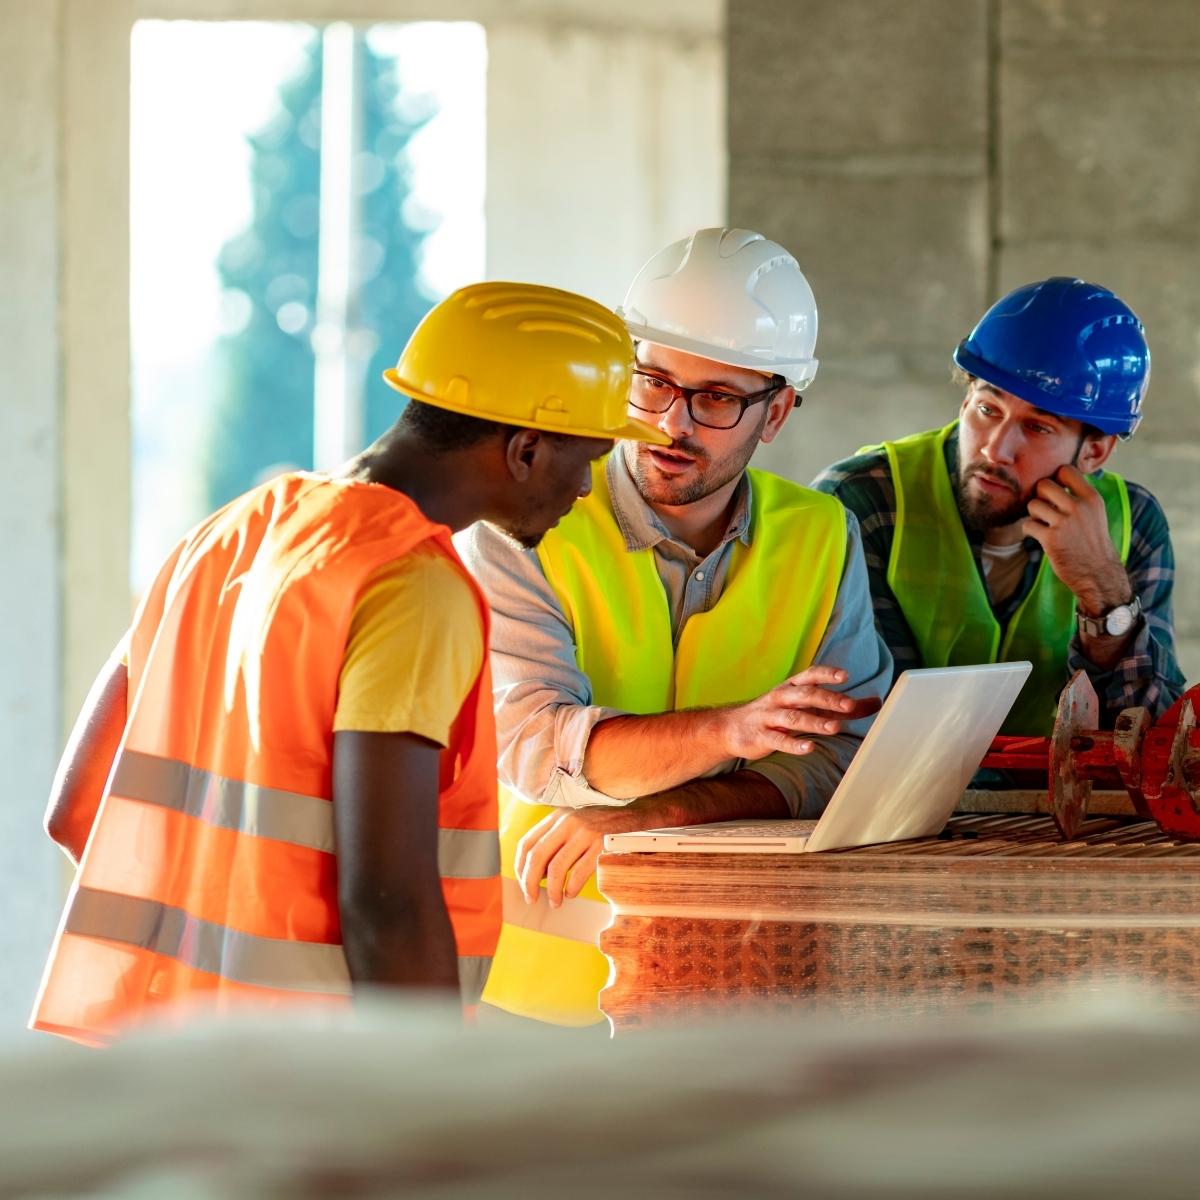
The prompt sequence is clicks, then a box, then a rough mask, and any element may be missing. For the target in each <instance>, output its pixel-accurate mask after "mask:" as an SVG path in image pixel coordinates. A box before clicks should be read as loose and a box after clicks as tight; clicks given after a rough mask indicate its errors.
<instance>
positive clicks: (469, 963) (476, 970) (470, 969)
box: [458, 954, 492, 1004]
mask: <svg viewBox="0 0 1200 1200" xmlns="http://www.w3.org/2000/svg"><path fill="white" fill-rule="evenodd" d="M491 969H492V960H491V959H490V958H482V957H480V956H479V955H470V954H461V955H459V958H458V986H459V988H460V989H461V991H462V1002H463V1003H464V1004H478V1003H479V997H480V996H482V995H483V985H484V984H485V983H487V977H488V972H489V971H490V970H491Z"/></svg>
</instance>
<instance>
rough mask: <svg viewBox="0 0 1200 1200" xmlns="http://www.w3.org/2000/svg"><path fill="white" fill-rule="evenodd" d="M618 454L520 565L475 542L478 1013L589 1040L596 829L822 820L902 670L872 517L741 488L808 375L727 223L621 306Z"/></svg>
mask: <svg viewBox="0 0 1200 1200" xmlns="http://www.w3.org/2000/svg"><path fill="white" fill-rule="evenodd" d="M623 310H624V315H625V319H626V323H627V326H628V328H629V330H630V332H631V333H632V334H633V336H634V338H635V339H637V341H638V349H637V364H636V367H635V370H634V376H633V387H632V391H631V393H630V397H629V403H630V408H629V412H630V415H631V416H632V417H636V418H638V419H641V420H648V421H653V422H655V423H656V428H657V430H658V432H659V433H660V434H662V435H663V437H664V439H665V440H666V444H665V445H659V446H655V445H653V444H650V443H643V444H639V443H636V442H633V441H626V442H623V443H622V444H620V445H619V447H618V449H617V450H616V451H615V452H614V453H613V454H611V455H609V457H608V458H607V460H606V461H605V462H604V463H603V464H599V465H597V467H596V468H595V469H594V471H593V489H592V494H591V495H590V496H589V497H588V498H587V500H585V501H583V502H582V503H580V504H579V505H577V506H576V508H575V511H574V512H573V513H572V514H571V515H570V516H569V517H568V518H567V519H566V520H564V521H563V522H562V524H561V525H560V526H559V528H558V529H556V530H553V531H552V532H551V533H550V534H548V535H547V536H546V538H545V539H543V541H542V543H541V544H540V545H539V546H538V548H537V550H536V552H535V551H522V550H520V549H516V548H514V547H513V546H512V544H511V542H508V541H506V540H505V539H503V538H501V537H499V536H497V535H496V534H495V533H494V532H493V531H492V530H490V529H489V528H487V527H486V526H477V527H475V528H474V529H472V530H471V531H469V533H468V534H466V535H464V538H463V539H462V543H463V545H462V548H463V553H464V560H465V561H466V563H467V565H468V566H469V567H470V569H471V570H472V571H473V572H474V573H475V575H476V578H478V579H479V581H480V583H481V584H482V585H483V588H484V591H485V592H486V593H487V595H488V598H489V601H490V602H491V605H492V611H493V620H494V630H495V637H494V641H493V668H494V671H495V677H496V679H495V682H496V702H497V723H498V732H499V736H500V745H499V749H500V776H501V783H502V785H504V786H503V787H502V789H501V817H500V829H501V850H502V854H501V872H502V875H503V876H504V917H505V925H504V930H503V933H502V935H501V941H500V947H499V949H498V951H497V956H496V960H495V963H494V965H493V970H492V974H491V978H490V979H489V983H488V987H487V990H486V992H485V994H484V1002H485V1005H487V1006H489V1007H494V1008H498V1009H502V1010H504V1011H505V1012H507V1013H510V1014H514V1015H516V1016H520V1017H526V1018H534V1019H537V1020H541V1021H546V1022H550V1023H553V1024H558V1025H564V1026H585V1025H592V1024H598V1023H599V1022H600V1021H601V1020H602V1017H601V1013H600V1010H599V1007H598V994H599V990H600V988H601V987H602V985H603V983H604V981H605V979H606V977H607V974H608V968H607V964H606V962H605V960H604V957H603V956H602V955H601V954H600V952H599V950H598V949H597V947H596V937H597V934H598V932H599V930H600V929H602V928H603V927H604V926H605V925H606V924H608V921H609V917H610V913H609V907H608V904H607V902H606V901H605V900H604V898H603V897H602V896H601V895H600V893H599V892H598V891H597V889H596V885H595V882H594V879H593V874H594V868H595V864H596V860H597V858H598V856H599V853H600V851H601V848H602V843H603V837H604V834H605V833H610V832H618V831H623V830H630V829H644V828H653V827H658V826H671V825H685V824H696V823H700V822H705V821H718V820H726V819H733V818H740V817H744V818H759V817H788V816H800V817H815V816H817V815H819V813H820V812H821V811H822V809H823V808H824V806H825V804H826V802H827V801H828V799H829V797H830V795H831V794H832V792H833V790H834V788H835V787H836V785H837V782H838V780H839V779H840V777H841V775H842V772H843V771H844V769H845V767H846V766H847V764H848V763H849V760H850V758H851V757H852V755H853V754H854V751H855V749H856V748H857V746H858V744H859V742H860V740H861V737H862V735H863V733H864V732H865V718H867V716H868V715H869V714H870V713H872V712H873V711H874V710H875V708H877V707H878V696H879V695H880V694H881V693H882V691H883V690H884V689H885V687H886V685H887V682H888V681H889V680H890V675H891V659H890V657H889V655H888V652H887V649H886V647H885V646H884V645H883V643H882V641H881V640H880V638H879V637H878V635H877V634H876V632H875V628H874V624H873V621H872V616H871V602H870V595H869V591H868V586H867V572H866V567H865V564H864V562H863V557H862V549H861V542H860V538H859V533H858V524H857V522H856V521H855V520H854V518H853V517H852V516H850V515H848V514H847V513H846V511H845V509H844V508H843V507H842V506H841V505H840V504H838V503H837V502H836V501H834V502H831V500H832V498H831V497H824V496H821V495H819V494H817V493H815V492H812V491H809V490H808V489H806V488H802V487H800V486H798V485H796V484H792V483H789V482H787V481H786V480H783V479H780V478H778V477H776V476H773V475H769V474H767V473H765V472H761V471H750V470H748V469H747V464H748V463H749V460H750V457H751V455H752V454H753V452H754V449H755V447H756V446H757V445H758V444H759V443H760V442H769V441H771V440H772V439H774V438H775V437H776V436H777V435H778V433H779V431H780V429H781V428H782V427H783V424H784V422H785V420H786V419H787V418H788V416H789V414H790V413H791V411H792V409H793V408H794V407H795V405H796V404H797V403H798V393H799V391H800V389H801V388H804V387H806V386H807V385H808V384H809V383H810V382H811V381H812V378H813V376H814V374H815V372H816V366H817V363H816V360H815V358H814V357H813V352H814V348H815V342H816V323H817V313H816V305H815V302H814V300H813V295H812V291H811V289H810V288H809V286H808V283H807V281H806V280H805V278H804V275H803V274H802V273H801V271H800V268H799V266H798V264H797V262H796V260H795V259H794V258H793V257H792V256H791V255H790V254H789V253H788V252H787V251H786V250H785V249H784V248H783V247H782V246H780V245H778V244H776V243H775V242H771V241H768V240H767V239H766V238H764V237H762V236H760V235H759V234H756V233H752V232H750V231H748V230H739V229H705V230H701V231H700V232H698V233H696V234H695V235H693V236H692V237H690V238H685V239H683V240H682V241H680V242H677V243H674V244H673V245H671V246H668V247H667V248H666V249H665V250H663V251H662V252H661V253H660V254H658V255H656V256H655V257H654V258H652V259H651V260H650V262H648V263H647V264H646V266H645V267H644V268H643V269H642V271H641V272H640V273H639V274H638V276H637V278H636V279H635V280H634V282H633V284H632V286H631V287H630V289H629V292H628V294H627V296H626V299H625V303H624V306H623Z"/></svg>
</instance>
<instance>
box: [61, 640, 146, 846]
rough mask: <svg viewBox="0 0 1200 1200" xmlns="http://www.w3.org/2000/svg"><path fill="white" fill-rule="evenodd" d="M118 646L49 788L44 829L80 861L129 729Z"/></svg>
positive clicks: (125, 683) (126, 674)
mask: <svg viewBox="0 0 1200 1200" xmlns="http://www.w3.org/2000/svg"><path fill="white" fill-rule="evenodd" d="M122 648H123V644H122V646H118V647H117V649H116V650H115V651H114V652H113V654H112V656H111V657H110V658H109V660H108V662H107V663H106V664H105V666H104V669H103V670H102V671H101V672H100V674H99V675H98V676H97V677H96V681H95V682H94V683H93V684H92V688H91V691H90V692H89V693H88V696H87V699H86V701H85V702H84V705H83V709H82V710H81V711H80V714H79V716H78V718H77V719H76V721H75V727H74V728H73V729H72V730H71V736H70V737H69V738H68V739H67V745H66V748H65V749H64V750H63V755H62V758H61V760H60V761H59V764H58V769H57V771H55V774H54V782H53V783H52V784H51V786H50V799H49V802H48V804H47V805H46V815H45V827H46V832H47V834H48V835H49V836H50V838H51V840H52V841H54V842H55V843H56V844H57V845H59V846H61V847H62V849H63V850H64V851H66V853H67V855H68V857H69V858H70V859H71V861H72V862H73V863H76V864H78V862H79V860H80V858H81V857H82V856H83V851H84V848H85V847H86V846H87V841H88V838H89V837H90V836H91V832H92V825H93V823H94V822H95V819H96V813H97V811H98V810H99V808H100V801H101V800H102V798H103V796H104V788H105V786H106V784H107V782H108V776H109V773H110V772H111V770H112V765H113V761H114V760H115V758H116V755H117V750H118V748H119V747H120V744H121V738H122V737H123V736H124V733H125V719H126V711H127V696H128V684H129V672H128V669H127V668H126V666H125V664H124V662H123V661H122V660H121V657H120V655H121V652H122Z"/></svg>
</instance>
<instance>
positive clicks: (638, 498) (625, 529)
mask: <svg viewBox="0 0 1200 1200" xmlns="http://www.w3.org/2000/svg"><path fill="white" fill-rule="evenodd" d="M604 469H605V477H606V479H607V480H608V494H609V498H610V499H611V500H612V509H613V515H614V516H615V517H616V518H617V526H618V527H619V528H620V530H621V536H622V537H623V538H624V539H625V549H626V550H629V551H630V552H633V551H636V550H647V549H649V548H651V547H653V546H657V545H658V543H659V542H663V541H667V542H672V543H674V544H675V545H680V544H681V543H680V542H679V540H678V539H677V538H676V537H674V535H672V534H671V532H670V531H669V530H668V529H667V527H666V526H665V525H664V524H663V523H662V521H660V520H659V518H658V514H657V513H656V512H655V511H654V509H652V508H651V507H650V505H648V504H647V503H646V501H645V500H643V499H642V494H641V492H639V491H638V489H637V484H636V483H634V481H633V476H632V475H630V473H629V468H628V467H627V466H626V465H625V454H624V452H623V451H622V450H621V449H620V448H619V447H618V448H617V449H615V450H614V451H613V452H612V453H611V454H610V455H609V456H608V461H607V462H606V463H605V468H604ZM750 499H751V493H750V476H749V474H748V473H747V472H746V471H743V472H742V477H741V479H740V480H739V481H738V485H737V490H736V491H735V492H734V502H733V516H732V517H731V518H730V520H729V526H728V528H727V529H726V530H725V535H724V536H723V537H722V538H721V545H722V546H724V545H725V544H726V543H727V542H731V541H733V540H734V539H735V538H737V539H738V540H739V541H741V542H742V543H743V544H744V545H747V546H749V545H750V542H751V529H750V512H751V505H750Z"/></svg>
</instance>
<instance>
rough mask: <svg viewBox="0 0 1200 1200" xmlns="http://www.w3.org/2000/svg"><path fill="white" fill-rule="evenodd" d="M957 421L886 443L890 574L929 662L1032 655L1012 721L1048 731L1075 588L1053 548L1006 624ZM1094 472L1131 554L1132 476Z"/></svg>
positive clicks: (1017, 728)
mask: <svg viewBox="0 0 1200 1200" xmlns="http://www.w3.org/2000/svg"><path fill="white" fill-rule="evenodd" d="M957 424H958V422H957V421H955V422H952V423H951V424H949V425H947V426H946V427H945V428H944V429H934V430H929V431H928V432H926V433H918V434H913V435H912V436H911V437H907V438H902V439H901V440H900V441H897V442H885V443H883V449H884V451H885V452H886V453H887V456H888V462H889V464H890V466H891V472H892V482H893V484H894V486H895V489H896V531H895V535H894V537H893V540H892V552H891V557H890V559H889V560H888V575H887V578H888V584H889V586H890V587H891V589H892V592H893V594H894V595H895V597H896V601H897V603H898V604H899V605H900V608H901V610H902V611H903V613H904V617H905V620H906V621H907V622H908V625H909V628H910V629H911V630H912V632H913V637H914V638H915V639H916V642H917V646H918V649H919V650H920V652H921V662H922V665H924V666H926V667H941V666H958V665H965V664H973V663H991V662H1005V661H1009V660H1020V659H1028V660H1029V661H1030V662H1031V663H1032V664H1033V672H1032V674H1031V675H1030V677H1029V679H1028V680H1027V681H1026V683H1025V686H1024V688H1023V689H1022V690H1021V694H1020V695H1019V696H1018V698H1017V702H1016V703H1015V704H1014V705H1013V708H1012V710H1011V711H1010V713H1009V715H1008V717H1007V718H1006V720H1005V722H1004V725H1003V727H1002V730H1003V732H1004V733H1009V734H1030V735H1047V734H1049V733H1050V731H1051V729H1052V728H1053V725H1054V714H1055V711H1056V708H1057V704H1058V694H1059V692H1060V691H1061V690H1062V688H1063V686H1064V685H1065V684H1066V682H1067V676H1068V670H1067V654H1068V649H1069V646H1070V642H1071V638H1072V636H1073V635H1074V632H1075V597H1074V595H1073V594H1072V593H1071V591H1070V589H1069V588H1067V587H1066V585H1065V584H1063V583H1062V582H1061V581H1060V580H1059V578H1058V576H1057V575H1055V574H1054V570H1053V568H1052V567H1051V565H1050V559H1049V558H1048V557H1047V556H1045V555H1043V556H1042V561H1041V564H1040V566H1039V569H1038V573H1037V576H1036V578H1035V580H1034V584H1033V587H1032V589H1031V590H1030V593H1029V595H1028V596H1026V597H1025V599H1024V600H1023V601H1022V602H1021V604H1020V606H1019V607H1018V608H1017V611H1016V612H1015V613H1014V614H1013V616H1012V618H1011V619H1010V620H1009V622H1008V627H1007V628H1006V629H1004V630H1001V627H1000V624H999V622H998V621H997V620H996V617H995V614H994V613H993V612H992V606H991V601H990V599H989V597H988V591H987V585H986V584H985V582H984V580H983V578H982V576H981V574H980V571H979V567H978V566H977V564H976V562H975V558H974V555H973V554H972V553H971V545H970V543H969V542H968V540H967V535H966V531H965V530H964V528H963V523H962V518H961V516H960V514H959V509H958V502H957V499H956V498H955V495H954V489H953V486H952V485H951V482H950V476H949V473H948V472H947V470H946V462H945V451H944V448H945V444H946V440H947V438H949V437H950V435H951V434H952V433H953V432H954V430H955V428H956V427H957ZM1089 482H1090V483H1091V484H1092V486H1093V487H1095V488H1096V490H1097V491H1098V492H1099V493H1100V495H1101V497H1102V499H1103V500H1104V506H1105V510H1106V512H1107V515H1108V528H1109V535H1110V536H1111V538H1112V540H1113V544H1114V546H1115V547H1116V548H1117V551H1118V553H1119V555H1120V558H1121V561H1122V562H1125V561H1126V559H1127V558H1128V556H1129V541H1130V521H1129V493H1128V491H1127V489H1126V487H1125V482H1124V480H1123V479H1121V477H1120V476H1118V475H1115V474H1113V473H1112V472H1111V471H1106V472H1103V473H1101V474H1099V475H1095V476H1093V477H1092V478H1091V479H1090V480H1089Z"/></svg>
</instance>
